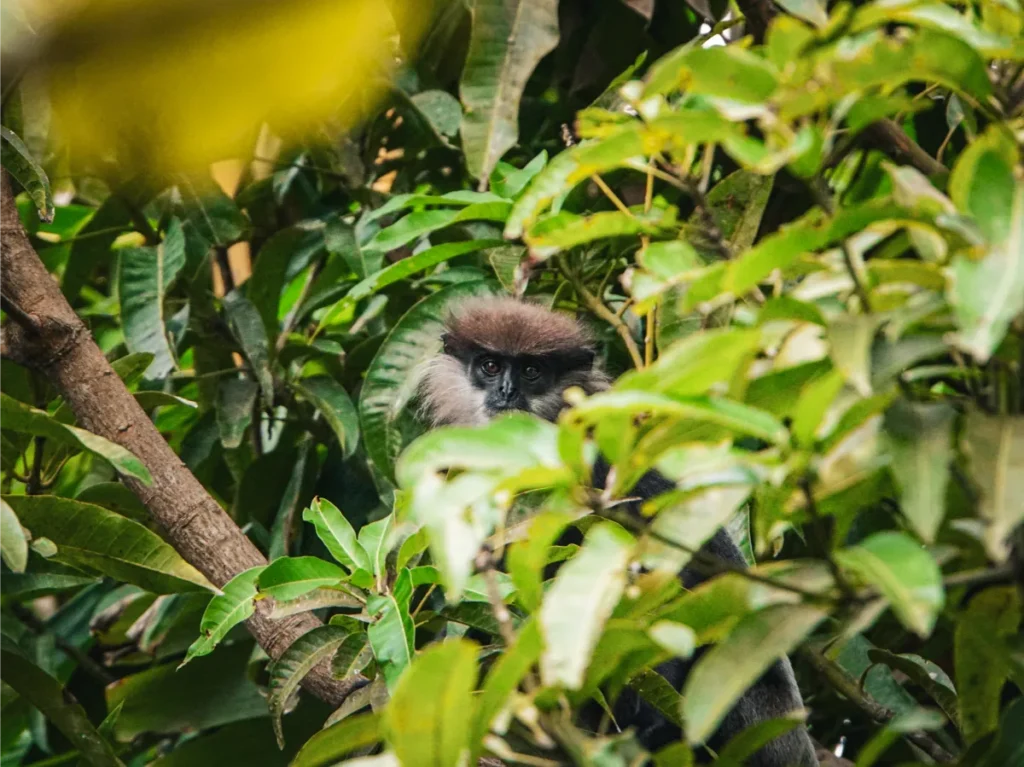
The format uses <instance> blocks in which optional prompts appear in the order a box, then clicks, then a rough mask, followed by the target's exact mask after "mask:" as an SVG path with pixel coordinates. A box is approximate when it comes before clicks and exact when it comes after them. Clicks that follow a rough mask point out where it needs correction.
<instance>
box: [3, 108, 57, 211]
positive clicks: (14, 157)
mask: <svg viewBox="0 0 1024 767" xmlns="http://www.w3.org/2000/svg"><path fill="white" fill-rule="evenodd" d="M0 163H2V164H3V167H4V169H6V170H7V172H8V173H10V174H11V175H12V176H14V178H16V179H17V180H18V183H19V184H21V185H22V186H23V187H25V191H26V192H28V196H29V197H31V198H32V203H33V204H34V205H35V206H36V210H37V211H38V212H39V219H40V221H43V222H44V223H49V222H50V221H53V195H52V194H51V192H50V179H49V178H47V176H46V171H45V170H43V166H42V165H40V164H39V163H38V162H37V161H36V158H34V157H33V156H32V153H31V152H30V151H29V149H28V147H27V146H25V142H24V141H22V140H21V139H20V138H18V136H17V135H16V134H15V133H14V132H13V131H10V130H8V129H7V128H5V127H3V126H0Z"/></svg>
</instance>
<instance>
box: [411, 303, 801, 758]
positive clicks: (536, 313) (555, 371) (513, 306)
mask: <svg viewBox="0 0 1024 767" xmlns="http://www.w3.org/2000/svg"><path fill="white" fill-rule="evenodd" d="M594 357H595V349H594V346H593V343H592V341H591V339H590V337H589V335H588V334H587V333H586V331H585V330H584V329H583V328H582V327H581V326H580V325H578V324H577V323H576V322H575V321H574V320H572V319H570V318H568V317H566V316H565V315H562V314H556V313H555V312H551V311H548V310H547V309H543V308H542V307H539V306H535V305H532V304H528V303H524V302H521V301H517V300H515V299H507V298H506V299H494V298H491V299H475V300H472V301H470V302H467V303H465V304H463V305H462V306H461V307H459V308H458V309H457V310H456V311H455V313H453V315H452V316H451V317H450V318H449V319H448V322H447V323H446V328H445V334H444V353H443V354H441V355H439V356H438V357H437V359H436V360H434V362H433V363H432V365H431V368H430V369H429V370H428V372H427V375H426V378H425V380H424V382H423V385H422V387H421V392H422V395H423V399H424V404H425V408H426V410H427V412H428V415H429V416H430V418H431V420H432V421H433V422H434V423H435V424H437V425H441V424H474V423H483V422H485V421H486V420H488V419H489V418H490V417H492V416H494V415H495V414H497V413H499V412H501V411H504V410H525V411H527V412H532V413H534V414H536V415H538V416H540V417H542V418H545V419H547V420H549V421H554V420H556V419H557V417H558V414H559V412H560V411H561V410H562V409H563V408H564V407H565V402H564V400H563V398H562V392H563V391H564V390H565V389H566V388H568V387H570V386H579V387H581V388H582V389H583V390H584V391H585V392H586V393H588V394H593V393H595V392H598V391H601V390H602V389H604V388H606V387H607V380H608V379H607V378H606V377H605V376H604V375H603V374H602V373H601V372H600V371H598V370H597V369H595V367H594ZM492 363H493V364H492ZM528 367H529V368H532V372H531V374H530V375H529V376H526V377H524V371H526V370H527V368H528ZM488 370H491V371H493V372H488ZM534 374H536V375H534ZM608 469H609V467H608V464H607V462H606V461H605V460H603V459H598V460H597V461H596V462H595V465H594V472H593V476H592V478H591V481H592V484H593V486H594V487H595V488H599V489H604V487H605V483H606V482H607V478H608ZM672 488H673V484H672V483H671V482H670V481H669V480H667V479H666V478H665V477H663V476H661V475H660V474H658V473H657V472H654V471H651V472H648V473H647V474H645V475H644V476H643V477H642V478H641V479H640V481H639V482H638V483H637V484H636V485H635V486H634V487H633V488H632V489H631V490H630V495H631V496H634V497H637V498H638V499H639V500H638V501H637V502H636V503H634V504H631V506H630V512H631V513H633V514H636V515H638V516H639V507H640V505H642V504H643V503H644V502H645V501H646V500H648V499H650V498H652V497H654V496H656V495H659V494H661V493H664V492H666V491H668V490H670V489H672ZM579 542H580V536H579V531H577V530H575V529H571V530H570V531H569V532H567V533H566V535H565V536H564V537H563V539H562V540H561V541H560V543H562V544H565V543H579ZM702 551H704V552H706V553H708V554H711V555H714V556H715V557H718V558H720V559H723V560H726V561H728V562H731V563H733V564H736V565H740V566H743V565H744V564H745V563H744V560H743V556H742V554H741V553H740V551H739V549H738V547H737V546H736V544H735V543H734V542H733V540H732V539H731V538H730V537H729V534H728V532H726V531H725V530H724V529H720V530H718V532H716V533H715V535H714V536H713V537H712V538H711V540H709V541H708V542H707V543H705V544H704V546H703V548H702ZM679 578H680V580H681V582H682V584H683V586H684V587H685V588H687V589H691V588H693V587H694V586H696V585H697V584H699V583H700V582H701V581H703V580H705V578H704V577H703V576H702V575H700V574H699V573H698V572H696V571H695V570H694V569H692V568H690V567H684V568H683V570H682V571H681V572H680V573H679ZM702 652H703V648H702V649H701V650H698V652H697V654H696V655H695V657H694V658H691V659H681V658H675V659H672V660H670V661H667V662H665V663H663V664H661V665H660V666H658V667H657V668H656V669H655V670H656V671H657V672H658V673H659V674H661V675H662V676H663V677H665V679H666V680H668V682H669V683H671V684H672V686H673V687H674V688H675V689H676V690H681V689H682V686H683V683H684V681H685V680H686V676H687V674H688V673H689V670H690V667H691V666H692V665H693V663H694V662H695V661H696V660H697V659H698V658H699V657H700V655H701V654H702ZM802 707H803V701H802V699H801V697H800V691H799V689H798V688H797V685H796V680H795V679H794V678H793V671H792V668H791V666H790V663H789V660H788V659H786V658H781V659H779V660H778V661H776V662H775V663H774V664H773V665H772V666H771V667H770V668H769V669H768V670H767V671H766V672H765V673H764V675H762V677H761V678H760V679H759V680H758V681H757V682H755V683H754V684H753V685H752V686H751V687H750V688H749V689H748V690H747V691H746V692H745V693H744V694H743V695H742V696H741V697H740V699H739V700H738V701H737V702H736V704H735V705H734V707H733V708H732V710H731V711H730V712H729V713H728V714H727V715H726V717H725V719H724V720H723V721H722V724H721V725H720V726H719V728H718V731H717V732H716V733H715V735H714V737H712V739H711V741H710V743H709V745H710V746H711V747H712V748H714V749H716V750H718V749H720V748H721V747H722V746H723V745H724V744H725V743H727V742H728V741H729V740H730V739H731V738H732V737H733V736H734V735H736V734H737V733H739V732H740V731H742V730H744V729H746V728H747V727H749V726H750V725H753V724H756V723H757V722H761V721H765V720H767V719H773V718H776V717H780V716H783V715H785V714H787V713H789V712H792V711H794V710H797V709H801V708H802ZM590 713H595V714H596V715H595V716H591V715H590ZM614 714H615V720H616V722H617V724H618V725H619V726H620V727H623V728H626V727H633V728H635V730H636V732H637V736H638V739H639V741H640V743H641V744H642V745H643V746H644V747H645V748H646V749H647V750H649V751H651V752H654V751H657V750H659V749H661V748H663V747H664V746H667V745H669V744H670V743H672V742H674V741H677V740H679V738H680V737H681V732H680V730H679V728H678V727H676V726H675V725H674V724H672V723H671V722H670V721H668V720H667V719H666V718H665V717H664V716H663V715H662V714H661V713H660V712H658V711H657V710H656V709H655V708H654V707H653V706H651V705H650V704H648V703H647V702H646V701H644V700H643V699H642V698H641V697H640V696H639V695H637V694H636V693H634V692H633V691H632V690H629V689H628V688H627V689H626V690H625V691H624V692H623V693H622V694H621V695H620V696H619V698H618V700H617V701H616V703H615V708H614ZM583 719H584V722H583V723H584V724H585V725H591V726H593V725H594V724H596V722H597V721H598V720H599V719H600V711H599V710H597V709H596V708H595V711H594V712H584V715H583ZM747 764H749V765H752V767H814V766H815V765H817V764H818V761H817V758H816V757H815V755H814V748H813V745H812V744H811V740H810V738H809V736H808V734H807V731H806V729H805V728H804V727H798V728H796V729H794V730H792V731H790V732H789V733H788V734H786V735H784V736H782V737H780V738H776V739H775V740H774V741H772V742H771V743H769V744H767V745H766V746H764V747H763V748H762V749H761V750H760V751H758V752H757V754H755V755H754V756H753V757H751V758H750V759H748V760H747Z"/></svg>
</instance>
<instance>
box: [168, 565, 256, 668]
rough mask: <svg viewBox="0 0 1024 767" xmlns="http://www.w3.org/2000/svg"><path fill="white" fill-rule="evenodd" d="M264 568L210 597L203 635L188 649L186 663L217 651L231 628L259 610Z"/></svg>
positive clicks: (241, 576) (237, 578) (240, 577)
mask: <svg viewBox="0 0 1024 767" xmlns="http://www.w3.org/2000/svg"><path fill="white" fill-rule="evenodd" d="M264 569H265V568H264V567H253V568H250V569H249V570H246V571H245V572H242V573H239V574H238V575H236V576H235V577H234V578H232V579H231V580H230V581H228V582H227V583H225V584H224V588H223V589H221V593H220V594H217V595H215V596H214V597H213V598H212V599H211V600H210V603H209V604H208V605H206V610H205V611H203V619H202V622H201V623H200V624H199V638H198V639H197V640H196V641H195V642H193V643H192V645H191V646H190V647H189V648H188V653H186V655H185V660H183V661H182V662H181V665H182V666H184V665H185V664H186V663H188V662H189V661H190V660H192V659H193V658H198V657H199V656H201V655H207V654H209V653H211V652H213V649H214V648H215V647H216V646H217V645H218V643H219V642H220V640H222V639H223V638H224V637H226V636H227V634H228V632H229V631H230V630H231V629H233V628H234V627H235V626H237V625H238V624H239V623H241V622H242V621H245V620H248V619H249V618H250V617H251V616H252V614H253V612H254V611H255V609H256V608H255V604H254V601H255V599H256V581H257V579H258V578H259V576H260V573H262V572H263V570H264ZM179 668H180V666H179Z"/></svg>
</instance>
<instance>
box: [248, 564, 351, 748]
mask: <svg viewBox="0 0 1024 767" xmlns="http://www.w3.org/2000/svg"><path fill="white" fill-rule="evenodd" d="M278 561H280V560H278ZM348 636H349V632H348V631H347V630H345V629H343V628H341V627H340V626H317V627H316V628H315V629H313V630H312V631H307V632H306V633H305V634H303V635H302V636H300V637H299V638H298V639H296V640H295V641H294V642H292V643H291V644H290V645H289V646H288V649H287V650H285V651H284V652H283V653H281V656H280V657H279V658H278V659H277V660H275V661H274V662H273V663H271V664H270V667H269V669H268V670H267V672H268V674H269V675H270V683H269V694H268V695H267V705H268V706H269V707H270V716H271V719H272V721H273V723H274V735H275V736H276V737H277V745H278V747H279V748H284V732H283V731H282V730H281V716H282V715H283V714H284V707H285V704H286V703H287V701H288V696H289V695H291V694H292V693H293V692H294V691H295V690H296V688H298V686H299V683H300V682H301V681H302V680H303V678H304V677H305V676H306V674H308V673H309V672H310V671H312V670H313V667H314V666H316V665H317V664H319V663H320V662H321V661H324V660H327V658H329V657H330V656H332V655H333V654H334V651H335V650H337V649H338V647H340V646H341V643H342V642H344V641H345V639H346V638H347V637H348Z"/></svg>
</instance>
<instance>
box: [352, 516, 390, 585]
mask: <svg viewBox="0 0 1024 767" xmlns="http://www.w3.org/2000/svg"><path fill="white" fill-rule="evenodd" d="M394 525H395V515H394V514H393V513H392V514H388V515H387V516H386V517H384V518H382V519H378V520H377V521H376V522H371V523H370V524H368V525H363V526H362V527H361V528H360V529H359V545H360V546H362V547H363V551H365V552H366V555H367V556H368V557H369V558H370V566H371V570H370V573H371V574H372V575H376V576H378V577H379V576H382V575H384V560H385V558H386V557H387V555H388V552H389V551H391V544H392V543H393V542H394V537H393V536H394V532H395V531H394Z"/></svg>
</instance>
